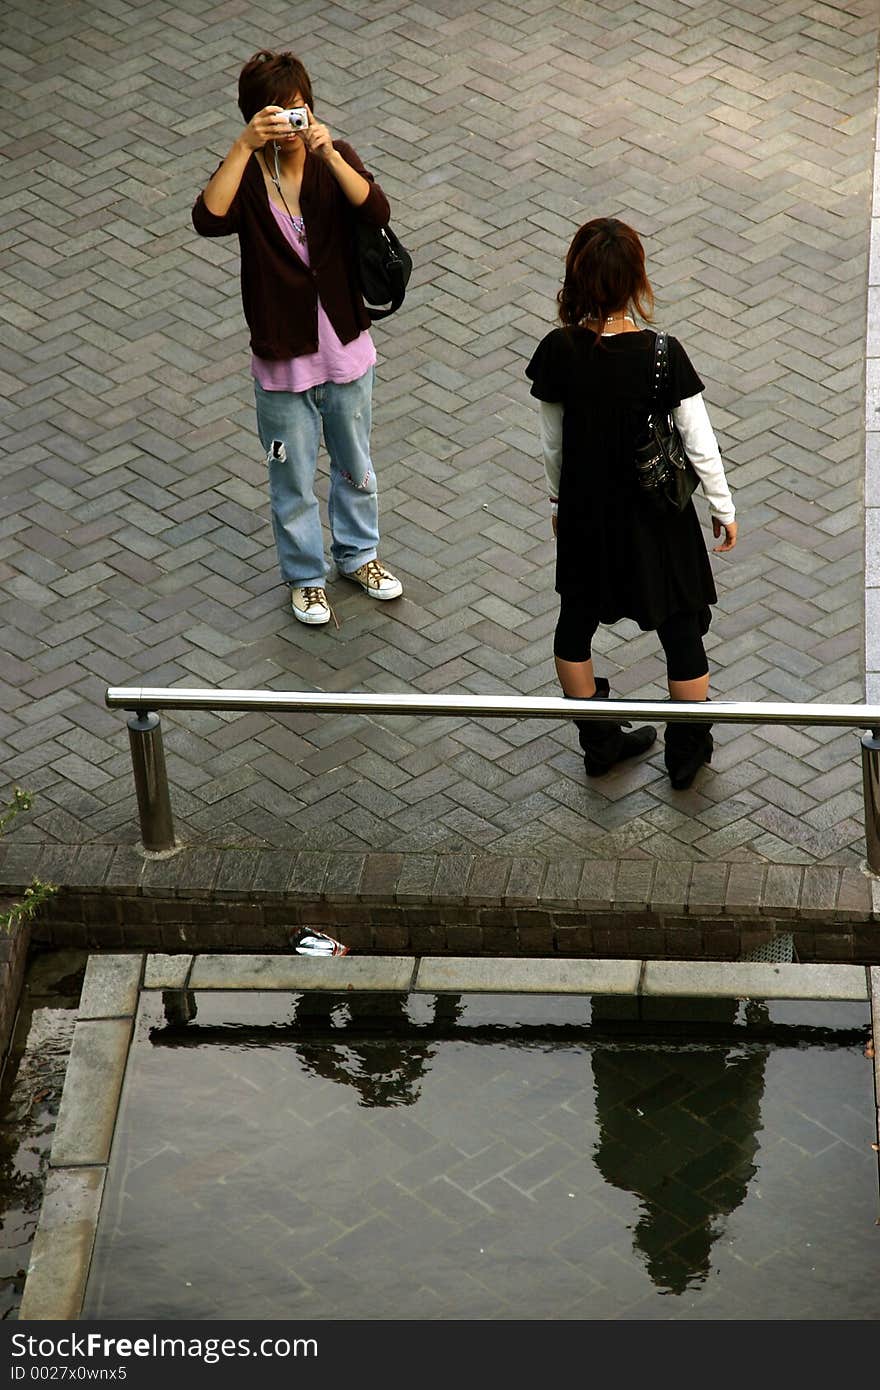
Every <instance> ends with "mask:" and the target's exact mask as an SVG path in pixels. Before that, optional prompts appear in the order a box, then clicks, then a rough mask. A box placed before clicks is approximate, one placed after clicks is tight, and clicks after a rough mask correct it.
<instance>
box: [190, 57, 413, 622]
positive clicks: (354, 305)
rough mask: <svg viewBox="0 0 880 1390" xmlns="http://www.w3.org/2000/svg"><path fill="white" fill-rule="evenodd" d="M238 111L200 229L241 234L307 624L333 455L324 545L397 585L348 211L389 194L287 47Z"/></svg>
mask: <svg viewBox="0 0 880 1390" xmlns="http://www.w3.org/2000/svg"><path fill="white" fill-rule="evenodd" d="M238 105H239V108H240V110H241V113H242V116H243V117H244V119H245V121H246V125H245V127H244V129H243V130H242V131H241V133H240V134H239V136H238V137H237V139H236V140H235V141H234V143H233V145H232V148H231V149H230V151H229V153H228V154H227V156H226V158H225V159H224V160H223V162H222V163H221V164H220V165H219V167H218V168H217V169H216V170H215V172H214V174H213V175H212V177H211V178H210V180H209V181H208V183H207V185H206V187H205V188H204V190H203V191H202V192H201V193H200V194H199V196H198V198H197V199H196V202H195V205H194V207H193V210H192V220H193V225H194V227H195V229H196V231H197V232H198V233H199V234H200V235H201V236H209V237H210V236H230V235H232V234H237V236H238V239H239V246H240V251H241V297H242V305H243V308H244V314H245V319H246V321H247V325H248V328H249V329H250V346H251V352H252V365H251V370H252V374H253V377H254V392H255V396H256V411H257V430H258V433H259V437H260V442H261V444H262V447H263V449H264V450H265V452H266V461H267V466H268V470H269V494H270V502H271V512H272V526H273V530H274V534H275V544H276V547H277V551H278V560H279V564H280V568H281V576H282V579H283V580H284V582H285V583H286V584H287V585H288V587H289V588H290V594H291V606H292V608H293V613H294V616H295V617H296V618H297V619H298V620H299V621H300V622H301V623H309V624H316V623H326V622H328V621H329V620H330V616H331V609H330V604H329V603H328V600H327V594H326V592H325V587H324V586H325V582H326V576H327V562H326V557H325V554H324V544H323V532H322V527H321V517H320V512H319V507H318V501H317V498H316V497H315V492H314V480H315V473H316V469H317V462H318V449H319V446H320V442H321V437H322V434H323V439H324V443H325V445H326V448H327V453H328V455H329V458H330V488H329V497H328V512H329V521H330V530H331V536H332V544H331V555H332V558H333V561H334V563H335V564H336V567H337V570H338V571H339V573H340V574H341V575H342V576H343V577H344V578H346V579H349V580H351V581H353V582H354V583H355V584H358V585H359V586H360V587H361V588H362V589H363V590H364V592H365V593H367V594H368V595H369V596H370V597H371V598H377V599H394V598H398V597H399V596H400V595H401V594H402V593H403V585H402V584H401V582H400V580H399V579H398V578H396V576H395V575H393V574H391V572H390V571H389V570H387V569H386V568H385V566H384V565H383V564H381V563H380V561H379V558H378V547H379V505H378V495H377V488H376V475H375V472H374V470H373V463H372V459H371V456H370V428H371V403H372V390H373V373H374V366H375V362H376V349H375V346H374V344H373V340H372V338H371V336H370V333H369V325H370V318H369V315H368V313H367V310H366V308H365V307H364V301H363V297H362V295H361V293H360V290H359V287H358V279H357V268H356V262H355V256H354V242H353V221H354V219H357V218H361V219H363V220H364V221H366V222H369V223H371V224H373V225H374V226H379V227H384V226H386V225H387V223H388V221H389V218H390V208H389V205H388V199H387V198H386V196H385V194H384V193H383V192H382V189H381V188H380V187H379V185H378V184H377V183H376V182H375V180H374V178H373V175H372V174H371V173H369V172H368V171H367V170H366V169H365V168H364V166H363V164H362V163H361V161H360V159H359V158H358V156H357V154H356V153H355V151H354V150H353V149H352V148H351V146H350V145H348V144H345V143H344V142H343V141H334V140H333V138H332V136H331V134H330V132H329V130H328V129H327V127H326V125H324V124H323V123H322V122H321V121H318V120H316V118H315V116H314V114H313V109H312V108H313V95H312V84H311V81H310V79H309V75H308V73H307V72H306V69H305V67H304V66H303V64H302V63H301V62H300V60H299V59H298V58H297V57H296V56H295V55H294V54H293V53H290V52H280V53H274V52H270V51H268V50H261V51H260V52H258V53H255V54H254V55H253V57H252V58H249V59H248V61H247V62H246V63H245V65H244V67H243V68H242V70H241V72H240V74H239V79H238Z"/></svg>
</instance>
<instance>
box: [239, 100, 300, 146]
mask: <svg viewBox="0 0 880 1390" xmlns="http://www.w3.org/2000/svg"><path fill="white" fill-rule="evenodd" d="M283 110H284V107H283V106H264V107H263V109H262V111H258V112H257V114H256V115H255V116H252V117H251V119H250V120H249V121H248V123H247V125H246V126H245V128H244V130H243V131H242V135H241V138H242V140H243V142H244V143H245V145H247V147H248V149H250V150H261V149H262V148H263V146H264V145H267V144H268V143H269V141H270V140H277V141H278V143H279V145H285V144H289V143H290V141H291V140H295V139H296V137H297V132H296V131H295V130H291V128H290V122H289V121H288V119H287V117H286V116H282V115H280V114H279V113H280V112H282V111H283Z"/></svg>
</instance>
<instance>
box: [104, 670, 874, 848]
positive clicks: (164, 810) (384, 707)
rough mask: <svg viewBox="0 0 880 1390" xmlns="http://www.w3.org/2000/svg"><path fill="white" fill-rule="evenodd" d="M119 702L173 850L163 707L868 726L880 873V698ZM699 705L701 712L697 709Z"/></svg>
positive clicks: (152, 824)
mask: <svg viewBox="0 0 880 1390" xmlns="http://www.w3.org/2000/svg"><path fill="white" fill-rule="evenodd" d="M104 698H105V702H106V704H107V706H108V707H109V708H110V709H125V710H130V711H132V712H133V714H132V718H131V719H129V721H128V729H129V738H130V742H131V752H132V765H133V769H134V778H135V789H136V791H137V797H138V806H139V809H140V820H141V836H142V839H143V843H144V847H145V848H146V849H147V850H150V851H154V852H160V853H171V852H173V851H174V848H175V842H174V827H173V822H172V817H171V802H170V797H169V794H168V779H167V775H166V772H165V755H164V751H163V746H162V730H161V726H160V723H159V717H158V714H157V713H156V711H157V710H160V709H177V710H187V709H197V710H214V711H236V712H243V711H260V710H262V711H265V712H267V713H275V714H301V713H306V712H309V711H312V712H320V713H324V714H353V713H357V712H360V713H362V714H443V715H460V716H461V717H462V718H469V719H497V718H509V717H511V716H513V717H518V718H526V719H586V720H592V719H597V720H601V719H619V720H632V719H636V720H652V719H656V720H660V721H662V722H663V723H667V724H669V723H678V722H681V721H693V720H694V719H699V718H704V719H707V720H711V722H712V723H713V724H819V725H826V726H828V725H831V726H836V727H840V728H851V729H865V730H868V731H869V732H867V733H865V734H864V736H863V737H862V739H861V748H862V788H863V794H864V803H865V837H866V840H867V846H868V867H869V868H870V869H871V870H872V872H874V873H878V874H880V705H832V704H796V703H793V702H785V703H783V702H780V703H771V702H766V703H764V702H760V701H754V700H744V701H736V702H733V701H725V700H718V701H716V700H712V701H706V702H702V701H700V702H699V703H697V702H686V701H675V700H569V699H564V698H562V697H560V696H529V695H420V694H409V693H407V694H398V693H388V694H384V695H383V694H351V693H348V694H339V693H336V692H332V691H331V692H328V691H323V690H322V691H300V690H218V689H213V690H212V689H197V688H189V687H186V686H184V687H171V688H169V687H163V686H108V687H107V690H106V693H105V697H104ZM698 709H699V711H700V713H699V714H698V713H697V710H698Z"/></svg>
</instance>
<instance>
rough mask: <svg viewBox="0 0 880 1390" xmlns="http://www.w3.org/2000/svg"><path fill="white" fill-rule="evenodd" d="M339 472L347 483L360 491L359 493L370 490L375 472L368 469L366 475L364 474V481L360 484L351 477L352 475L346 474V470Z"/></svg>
mask: <svg viewBox="0 0 880 1390" xmlns="http://www.w3.org/2000/svg"><path fill="white" fill-rule="evenodd" d="M339 472H340V474H341V476H342V477H343V478H344V479H345V481H346V482H347V483H351V485H352V487H356V488H357V489H358V491H359V492H365V491H367V490H368V489H369V486H370V484H371V482H372V481H373V470H372V468H368V469H367V471H366V473H365V474H364V476H363V478H362V480H361V481H360V482H357V481H356V480H355V479H354V478H353V477H352V476H351V474H350V473H346V471H345V469H344V468H340V470H339Z"/></svg>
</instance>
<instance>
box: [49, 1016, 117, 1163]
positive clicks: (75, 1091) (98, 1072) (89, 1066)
mask: <svg viewBox="0 0 880 1390" xmlns="http://www.w3.org/2000/svg"><path fill="white" fill-rule="evenodd" d="M131 1026H132V1023H131V1019H130V1018H106V1019H95V1020H92V1019H89V1020H84V1021H82V1022H78V1023H77V1025H76V1027H75V1029H74V1033H73V1044H72V1046H71V1050H70V1057H69V1059H68V1063H67V1074H66V1076H65V1080H64V1090H63V1092H62V1095H61V1105H60V1107H59V1110H58V1120H57V1122H56V1125H55V1134H54V1137H53V1140H52V1153H51V1162H52V1164H53V1165H54V1166H55V1167H56V1168H62V1167H68V1166H70V1165H80V1164H95V1163H106V1162H107V1159H108V1157H109V1155H110V1144H111V1141H112V1138H113V1128H114V1125H115V1124H116V1107H117V1103H118V1100H119V1092H120V1090H121V1087H122V1077H123V1073H124V1071H125V1062H126V1058H127V1056H128V1044H129V1039H130V1037H131Z"/></svg>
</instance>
